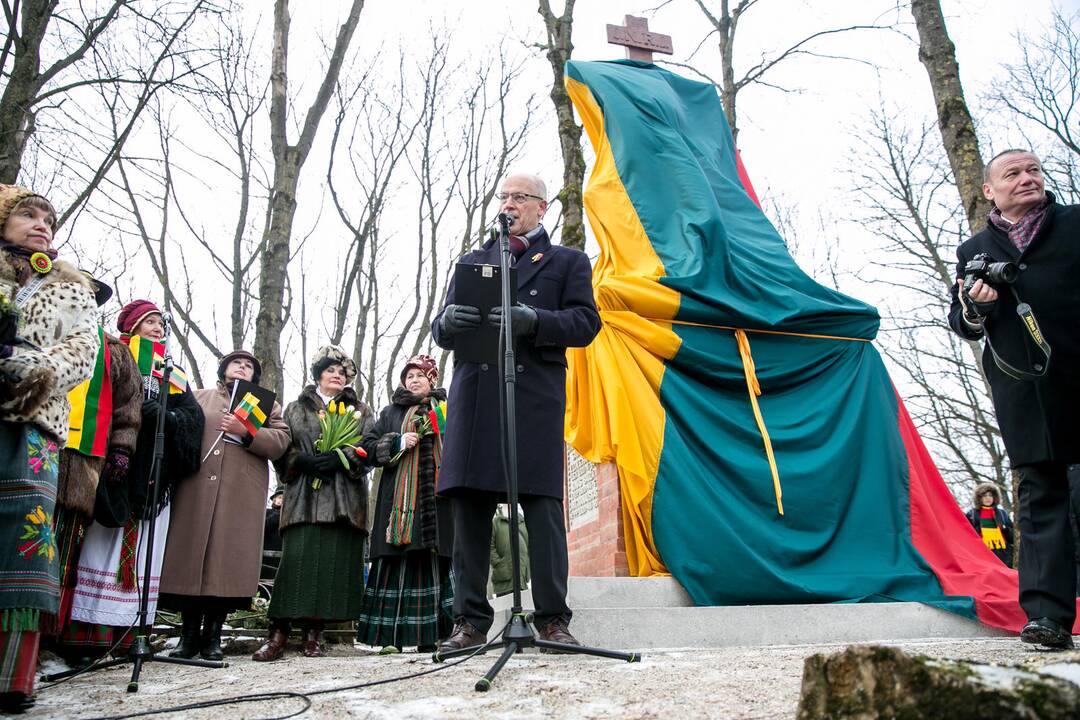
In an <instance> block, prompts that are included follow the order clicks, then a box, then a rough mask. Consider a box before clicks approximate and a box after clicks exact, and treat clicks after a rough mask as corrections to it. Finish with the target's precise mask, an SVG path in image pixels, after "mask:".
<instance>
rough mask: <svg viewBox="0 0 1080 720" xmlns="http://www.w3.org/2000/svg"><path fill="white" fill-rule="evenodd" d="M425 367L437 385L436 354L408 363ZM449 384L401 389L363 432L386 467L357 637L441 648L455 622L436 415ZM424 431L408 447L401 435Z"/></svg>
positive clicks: (372, 457)
mask: <svg viewBox="0 0 1080 720" xmlns="http://www.w3.org/2000/svg"><path fill="white" fill-rule="evenodd" d="M411 367H416V368H419V369H420V370H422V371H424V372H425V374H427V375H428V377H429V379H431V381H432V385H433V386H434V384H435V380H436V379H437V378H438V370H437V369H436V366H435V360H434V359H433V358H431V357H429V356H426V355H421V356H417V357H415V358H413V359H412V360H410V361H409V363H408V364H407V365H406V366H405V369H404V370H403V371H402V373H401V375H402V378H404V376H405V374H406V372H408V370H409V368H411ZM445 400H446V390H444V389H443V388H435V389H434V390H432V391H431V393H430V394H429V395H428V396H417V395H414V394H413V393H411V392H409V390H407V389H406V388H405V387H403V386H399V387H398V388H397V389H396V390H394V395H393V397H392V398H391V403H390V405H387V406H386V407H384V408H383V409H382V411H381V412H380V413H379V419H378V420H377V421H376V423H375V427H374V428H372V431H371V432H370V433H369V434H367V435H366V436H365V437H364V449H365V450H366V451H367V453H368V458H369V461H371V462H372V463H373V464H375V465H378V466H380V467H382V468H383V471H382V479H381V480H380V482H379V495H378V499H377V501H376V504H375V517H374V519H373V523H372V534H371V541H370V549H369V551H368V558H369V559H370V561H371V569H370V571H369V573H368V581H367V588H366V590H365V592H364V609H363V611H362V612H361V613H360V617H359V624H358V626H357V631H356V639H357V640H358V641H359V642H362V643H366V644H368V645H374V646H385V647H386V648H388V649H389V648H396V649H397V650H400V649H401V648H402V647H406V646H409V647H412V646H415V647H417V648H418V649H419V650H420V651H421V652H424V651H428V650H434V649H435V646H436V643H437V642H438V641H439V640H440V639H442V638H446V637H448V636H449V634H450V631H451V629H452V628H453V625H454V616H453V606H454V591H453V581H452V574H451V572H450V565H451V557H452V550H453V545H454V535H453V530H454V527H453V516H452V514H451V512H450V504H449V503H448V502H447V501H445V500H440V499H438V498H437V497H436V491H437V488H438V475H439V465H440V462H441V459H442V433H441V428H439V427H438V424H437V420H432V419H430V417H429V414H430V413H438V412H439V411H440V409H441V406H442V404H443V403H444V402H445ZM418 425H421V426H422V427H424V429H425V431H426V432H425V433H424V434H423V436H422V437H421V438H420V440H419V442H418V443H417V444H416V445H415V446H413V447H412V448H410V449H407V450H403V449H402V445H401V436H402V435H403V434H404V433H407V432H416V431H417V427H418Z"/></svg>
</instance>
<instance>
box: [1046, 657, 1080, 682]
mask: <svg viewBox="0 0 1080 720" xmlns="http://www.w3.org/2000/svg"><path fill="white" fill-rule="evenodd" d="M1039 672H1040V673H1045V674H1046V675H1053V676H1054V677H1058V678H1061V679H1062V680H1068V681H1069V682H1071V683H1072V684H1073V685H1080V663H1074V662H1070V663H1054V664H1053V665H1043V666H1042V667H1041V668H1039Z"/></svg>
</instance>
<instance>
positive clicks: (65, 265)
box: [0, 253, 94, 293]
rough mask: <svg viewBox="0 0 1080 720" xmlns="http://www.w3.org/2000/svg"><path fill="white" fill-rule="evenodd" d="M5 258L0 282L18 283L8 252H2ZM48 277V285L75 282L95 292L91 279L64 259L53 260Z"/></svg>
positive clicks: (1, 264) (0, 267) (2, 263)
mask: <svg viewBox="0 0 1080 720" xmlns="http://www.w3.org/2000/svg"><path fill="white" fill-rule="evenodd" d="M0 257H2V258H3V262H0V282H9V283H11V284H13V285H17V284H18V282H19V281H18V277H17V276H16V274H15V267H14V266H13V265H12V264H11V261H10V259H9V258H10V257H11V256H10V255H8V254H7V253H2V254H0ZM45 277H46V285H51V284H53V283H63V282H69V283H75V284H77V285H82V286H83V287H85V288H86V289H87V290H89V291H90V292H91V293H92V292H94V285H93V283H91V282H90V279H89V278H88V277H86V275H84V274H83V273H82V271H80V270H79V269H78V268H77V267H75V266H74V265H72V264H71V263H69V262H66V261H64V260H53V269H52V270H51V271H50V272H49V274H48V275H46V276H45Z"/></svg>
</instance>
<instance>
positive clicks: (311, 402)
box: [298, 385, 361, 412]
mask: <svg viewBox="0 0 1080 720" xmlns="http://www.w3.org/2000/svg"><path fill="white" fill-rule="evenodd" d="M298 400H299V401H300V403H301V404H303V405H304V406H305V407H306V408H307V409H308V410H310V411H311V412H318V411H320V410H322V409H323V408H325V407H326V406H325V405H323V401H322V398H321V397H319V394H318V393H317V392H315V386H314V385H308V386H307V387H305V388H304V389H303V390H301V391H300V397H299V398H298ZM334 402H339V403H340V402H344V403H345V404H346V405H352V406H353V407H354V408H356V409H357V410H360V409H361V403H360V400H358V399H357V397H356V390H353V388H352V386H351V385H349V386H347V387H346V388H345V389H344V390H342V391H341V392H339V393H338V394H337V397H335V398H334Z"/></svg>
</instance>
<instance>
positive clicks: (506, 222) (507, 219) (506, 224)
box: [495, 213, 517, 230]
mask: <svg viewBox="0 0 1080 720" xmlns="http://www.w3.org/2000/svg"><path fill="white" fill-rule="evenodd" d="M495 220H496V221H497V222H498V223H499V225H502V227H503V229H504V230H509V228H510V226H511V225H513V224H514V221H516V220H517V217H516V216H514V215H511V214H510V213H499V215H498V216H497V217H496V218H495Z"/></svg>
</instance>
